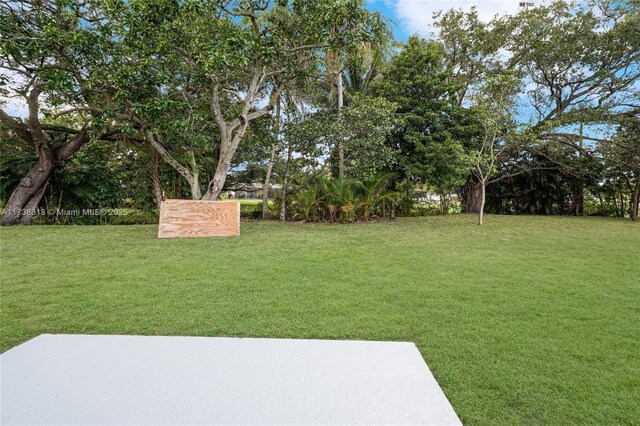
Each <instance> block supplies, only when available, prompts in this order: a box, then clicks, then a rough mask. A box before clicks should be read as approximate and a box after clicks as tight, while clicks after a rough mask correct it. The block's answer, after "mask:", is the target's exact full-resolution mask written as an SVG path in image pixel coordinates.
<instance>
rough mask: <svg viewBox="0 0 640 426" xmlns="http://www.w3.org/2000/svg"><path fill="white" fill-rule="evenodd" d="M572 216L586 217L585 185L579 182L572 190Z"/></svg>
mask: <svg viewBox="0 0 640 426" xmlns="http://www.w3.org/2000/svg"><path fill="white" fill-rule="evenodd" d="M569 214H570V215H571V216H583V215H584V183H582V182H577V183H576V184H575V185H573V187H572V188H571V211H570V212H569Z"/></svg>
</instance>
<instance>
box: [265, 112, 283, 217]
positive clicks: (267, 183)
mask: <svg viewBox="0 0 640 426" xmlns="http://www.w3.org/2000/svg"><path fill="white" fill-rule="evenodd" d="M273 127H274V129H273V130H274V133H275V136H276V140H275V142H274V143H273V145H272V146H271V157H269V165H268V166H267V174H266V176H265V177H264V185H263V186H262V219H265V220H266V219H271V210H270V209H269V186H270V185H271V173H272V172H273V163H274V162H275V160H276V149H277V147H278V138H279V136H280V101H278V102H277V103H276V117H275V123H274V126H273Z"/></svg>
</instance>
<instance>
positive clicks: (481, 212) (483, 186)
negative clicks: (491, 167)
mask: <svg viewBox="0 0 640 426" xmlns="http://www.w3.org/2000/svg"><path fill="white" fill-rule="evenodd" d="M486 190H487V183H486V181H482V182H480V209H479V210H478V225H482V223H483V219H484V202H485V198H486Z"/></svg>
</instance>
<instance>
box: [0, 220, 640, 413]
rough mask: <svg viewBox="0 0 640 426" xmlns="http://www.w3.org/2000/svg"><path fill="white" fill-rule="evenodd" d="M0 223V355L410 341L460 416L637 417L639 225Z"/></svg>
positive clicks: (639, 381)
mask: <svg viewBox="0 0 640 426" xmlns="http://www.w3.org/2000/svg"><path fill="white" fill-rule="evenodd" d="M474 221H475V218H474V217H472V216H466V215H458V216H450V217H427V218H406V219H398V220H397V221H394V222H387V221H383V222H378V223H371V224H357V225H324V224H318V225H305V224H300V223H278V222H250V223H243V224H242V236H241V237H240V238H228V239H173V240H158V239H156V230H157V229H156V227H155V226H128V227H124V226H123V227H118V226H101V227H100V226H85V227H80V226H77V227H73V226H67V227H62V226H57V227H55V226H47V227H43V226H39V227H36V226H33V227H13V228H3V229H0V241H1V245H0V248H1V257H0V258H1V263H0V265H1V269H0V270H1V275H0V278H1V281H2V286H1V294H0V296H1V316H0V320H1V322H0V332H1V342H0V343H1V350H2V351H6V350H7V349H9V348H11V347H12V346H15V345H17V344H19V343H21V342H24V341H25V340H27V339H30V338H32V337H34V336H36V335H38V334H41V333H100V334H142V335H195V336H257V337H292V338H319V339H364V340H397V341H412V342H415V343H416V344H417V346H418V348H419V349H420V351H421V353H422V355H423V356H424V358H425V360H426V361H427V363H428V364H429V366H430V368H431V370H432V371H433V373H434V375H435V376H436V378H437V380H438V382H439V383H440V385H441V386H442V388H443V389H444V391H445V393H446V394H447V396H448V397H449V399H450V401H451V403H452V404H453V406H454V408H455V409H456V412H457V413H458V415H459V416H460V418H461V420H462V421H463V422H464V423H469V424H492V423H493V424H637V423H638V422H639V421H640V327H639V324H640V224H633V223H631V222H629V221H623V220H613V219H601V218H567V217H515V216H510V217H509V216H488V217H487V218H486V224H485V226H483V227H478V226H476V225H475V224H474Z"/></svg>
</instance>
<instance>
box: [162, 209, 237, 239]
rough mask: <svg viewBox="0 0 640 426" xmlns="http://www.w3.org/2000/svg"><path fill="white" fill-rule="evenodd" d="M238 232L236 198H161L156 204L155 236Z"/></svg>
mask: <svg viewBox="0 0 640 426" xmlns="http://www.w3.org/2000/svg"><path fill="white" fill-rule="evenodd" d="M239 235H240V203H239V202H238V201H200V200H165V201H163V202H162V204H161V206H160V223H159V225H158V238H178V237H236V236H239Z"/></svg>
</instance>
